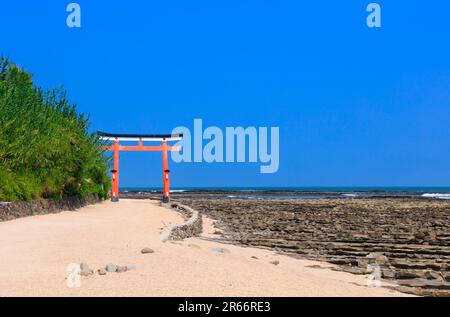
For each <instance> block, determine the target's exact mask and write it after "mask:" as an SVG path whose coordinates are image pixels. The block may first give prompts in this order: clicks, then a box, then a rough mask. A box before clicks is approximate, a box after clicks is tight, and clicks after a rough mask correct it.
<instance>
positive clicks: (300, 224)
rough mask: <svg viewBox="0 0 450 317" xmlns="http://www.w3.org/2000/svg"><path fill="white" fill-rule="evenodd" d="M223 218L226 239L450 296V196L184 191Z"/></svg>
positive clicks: (199, 205) (194, 203) (221, 226)
mask: <svg viewBox="0 0 450 317" xmlns="http://www.w3.org/2000/svg"><path fill="white" fill-rule="evenodd" d="M181 202H182V203H183V204H185V205H188V206H191V207H192V208H195V209H196V210H199V211H200V212H202V213H203V214H205V215H207V216H209V217H211V218H213V219H216V220H218V222H217V224H216V226H217V229H220V230H221V231H222V239H224V240H227V241H229V242H232V243H236V244H244V245H249V246H257V247H267V248H271V249H274V250H276V251H279V252H286V253H287V254H290V255H293V256H295V257H300V258H307V259H313V260H322V261H327V262H329V263H333V264H337V265H338V267H339V269H340V270H344V271H346V272H352V273H355V274H367V273H369V272H368V267H369V265H373V264H376V265H378V266H379V267H380V270H381V276H382V277H383V278H385V279H389V280H392V281H393V282H395V284H397V285H399V286H398V289H399V290H401V291H407V292H409V293H413V294H417V295H425V296H450V204H449V202H448V201H439V200H427V199H414V198H379V199H377V198H372V199H366V198H363V199H186V198H185V199H181Z"/></svg>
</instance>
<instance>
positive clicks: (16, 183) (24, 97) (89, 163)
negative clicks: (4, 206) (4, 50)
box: [0, 58, 110, 201]
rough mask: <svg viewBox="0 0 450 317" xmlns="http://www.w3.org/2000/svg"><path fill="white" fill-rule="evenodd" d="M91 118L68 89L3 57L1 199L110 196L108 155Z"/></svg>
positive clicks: (0, 73) (0, 64)
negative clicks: (41, 81) (41, 84)
mask: <svg viewBox="0 0 450 317" xmlns="http://www.w3.org/2000/svg"><path fill="white" fill-rule="evenodd" d="M88 121H89V119H88V117H87V116H85V115H84V114H78V113H77V112H76V110H75V106H74V105H71V104H70V103H69V102H68V100H67V99H66V93H65V91H64V90H63V89H53V90H49V91H43V90H42V89H40V88H37V87H36V86H35V85H34V84H33V81H32V76H31V75H30V74H28V73H27V72H26V71H24V70H22V69H20V68H19V67H17V66H15V65H14V64H12V63H10V62H9V61H8V60H6V59H5V58H0V201H15V200H31V199H39V198H56V199H61V198H64V197H69V196H78V197H84V196H85V195H87V194H94V195H97V196H99V197H106V196H107V192H108V190H109V186H110V185H109V178H108V173H107V170H108V158H107V157H105V156H104V155H103V152H102V150H101V149H100V145H101V143H100V141H99V139H98V138H97V137H96V135H95V134H90V133H89V132H88V128H89V122H88Z"/></svg>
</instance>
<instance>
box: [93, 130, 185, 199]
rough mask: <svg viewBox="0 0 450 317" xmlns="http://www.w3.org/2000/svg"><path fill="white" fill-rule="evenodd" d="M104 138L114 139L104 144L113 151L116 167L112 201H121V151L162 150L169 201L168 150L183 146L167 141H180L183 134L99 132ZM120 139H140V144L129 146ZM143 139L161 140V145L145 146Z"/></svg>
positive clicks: (113, 175)
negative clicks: (108, 143) (121, 143)
mask: <svg viewBox="0 0 450 317" xmlns="http://www.w3.org/2000/svg"><path fill="white" fill-rule="evenodd" d="M97 134H98V135H99V136H100V137H101V139H102V140H105V141H114V143H113V144H112V145H110V146H102V149H104V150H108V151H113V153H114V154H113V155H114V168H113V170H112V171H111V201H114V202H117V201H119V152H120V151H125V152H127V151H141V152H142V151H161V152H162V168H163V202H165V203H167V202H169V199H170V183H169V173H170V170H169V162H168V156H167V152H169V151H181V146H169V145H167V142H170V141H179V140H181V139H182V138H183V134H113V133H106V132H100V131H99V132H97ZM119 141H138V145H134V146H128V145H120V143H119ZM143 141H159V142H161V145H157V146H144V144H143Z"/></svg>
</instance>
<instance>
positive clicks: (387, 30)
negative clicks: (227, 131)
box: [0, 0, 450, 187]
mask: <svg viewBox="0 0 450 317" xmlns="http://www.w3.org/2000/svg"><path fill="white" fill-rule="evenodd" d="M369 2H371V1H368V0H367V1H361V0H354V1H261V0H259V1H257V0H255V1H249V0H239V1H234V0H227V1H196V0H192V1H167V0H165V1H108V3H107V4H106V2H104V1H95V2H94V1H86V0H85V1H81V0H80V1H78V3H79V4H80V5H81V9H82V27H81V28H80V29H70V28H68V27H67V26H66V17H67V13H66V10H65V8H66V5H67V4H68V3H69V1H42V0H41V1H33V2H32V3H28V2H27V3H26V4H24V3H23V2H19V1H8V2H6V1H4V2H3V3H2V6H1V9H0V54H3V55H5V56H7V57H9V58H10V59H11V60H13V61H14V62H15V63H17V64H19V65H20V66H22V67H23V68H25V69H26V70H28V71H30V72H32V73H34V74H35V75H34V78H35V80H36V82H37V83H38V85H41V86H43V87H55V86H61V85H64V87H65V88H66V89H67V90H68V93H69V98H70V100H71V101H73V102H74V103H76V104H77V106H78V109H79V110H80V111H83V112H87V113H90V115H91V120H92V129H93V130H105V131H110V132H133V133H140V132H141V133H160V132H161V133H164V132H170V131H171V129H172V128H174V127H176V126H180V125H184V126H188V127H192V125H193V119H194V118H201V119H203V124H204V125H206V126H209V125H211V126H219V127H226V126H244V127H245V126H279V127H280V168H279V171H278V172H277V173H275V174H270V175H267V174H260V173H259V164H206V163H181V164H174V163H172V164H171V170H172V185H173V186H175V187H184V186H420V185H422V186H446V185H450V182H449V180H450V168H449V162H450V128H449V127H450V58H449V56H450V41H449V38H450V24H449V23H448V16H449V12H450V2H449V1H445V0H441V1H439V0H428V1H425V0H423V1H422V0H419V1H400V0H399V1H377V2H378V3H379V4H380V5H381V7H382V27H381V28H379V29H370V28H368V27H367V26H366V24H365V22H366V16H367V13H366V10H365V8H366V6H367V4H368V3H369ZM160 165H161V158H160V155H159V153H125V154H122V155H121V167H120V171H121V186H159V185H160V184H161V167H160Z"/></svg>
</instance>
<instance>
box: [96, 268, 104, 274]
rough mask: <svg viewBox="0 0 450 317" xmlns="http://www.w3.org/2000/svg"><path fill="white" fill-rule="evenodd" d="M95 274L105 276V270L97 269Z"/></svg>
mask: <svg viewBox="0 0 450 317" xmlns="http://www.w3.org/2000/svg"><path fill="white" fill-rule="evenodd" d="M97 273H98V275H106V270H105V269H98V270H97Z"/></svg>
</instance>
